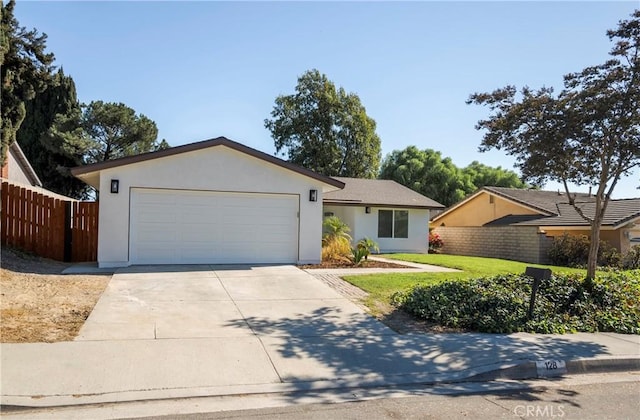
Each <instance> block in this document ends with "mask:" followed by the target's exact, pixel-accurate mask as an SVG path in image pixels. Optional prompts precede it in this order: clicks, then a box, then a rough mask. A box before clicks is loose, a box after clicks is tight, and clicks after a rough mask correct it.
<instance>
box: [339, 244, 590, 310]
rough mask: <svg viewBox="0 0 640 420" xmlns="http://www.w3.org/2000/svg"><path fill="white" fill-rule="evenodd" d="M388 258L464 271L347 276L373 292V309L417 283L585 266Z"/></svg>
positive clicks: (428, 257) (457, 258) (406, 256)
mask: <svg viewBox="0 0 640 420" xmlns="http://www.w3.org/2000/svg"><path fill="white" fill-rule="evenodd" d="M381 256H383V257H385V258H392V259H396V260H401V261H411V262H417V263H423V264H431V265H439V266H442V267H448V268H455V269H458V270H461V272H455V273H410V274H405V273H390V274H370V275H366V276H346V277H344V279H345V280H346V281H348V282H349V283H352V284H354V285H356V286H358V287H359V288H361V289H362V290H364V291H366V292H368V293H369V294H370V297H369V302H366V303H367V304H368V306H369V307H370V308H372V309H373V308H374V307H375V305H374V302H373V301H379V302H385V303H387V302H389V298H390V297H391V295H392V294H393V293H394V292H397V291H399V290H404V289H407V288H409V287H411V286H414V285H416V284H431V283H437V282H441V281H443V280H453V279H466V278H472V277H486V276H495V275H498V274H508V273H518V274H521V273H524V271H525V268H526V267H528V266H535V267H547V268H550V269H551V270H552V271H553V272H554V273H557V272H566V273H582V274H586V271H585V270H583V269H576V268H567V267H556V266H545V265H539V264H528V263H523V262H517V261H509V260H501V259H496V258H481V257H465V256H461V255H444V254H428V255H425V254H393V255H381Z"/></svg>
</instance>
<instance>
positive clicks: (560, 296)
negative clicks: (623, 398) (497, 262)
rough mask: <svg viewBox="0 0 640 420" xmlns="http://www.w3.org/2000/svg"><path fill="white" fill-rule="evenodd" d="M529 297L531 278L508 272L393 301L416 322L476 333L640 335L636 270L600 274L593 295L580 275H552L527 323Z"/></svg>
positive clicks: (413, 291) (415, 292) (639, 281)
mask: <svg viewBox="0 0 640 420" xmlns="http://www.w3.org/2000/svg"><path fill="white" fill-rule="evenodd" d="M530 294H531V279H530V278H528V277H525V276H524V275H516V274H511V275H503V276H497V277H491V278H480V279H472V280H459V281H447V282H442V283H440V284H435V285H427V286H421V285H418V286H415V287H413V288H412V289H410V290H407V291H405V292H400V293H396V294H394V295H393V297H392V301H393V303H394V304H395V305H397V306H400V307H401V308H403V309H404V310H406V311H407V312H409V313H411V314H414V315H416V316H418V317H420V318H424V319H426V320H429V321H432V322H437V323H438V324H441V325H444V326H449V327H455V328H464V329H469V330H473V331H480V332H489V333H511V332H517V331H525V332H537V333H566V332H574V331H586V332H595V331H608V332H618V333H624V334H638V333H640V305H638V302H639V301H640V270H636V271H629V272H609V273H605V274H602V275H599V276H597V277H596V279H595V280H594V287H593V290H592V291H591V293H588V292H587V291H586V289H585V287H584V283H583V279H582V278H581V277H580V276H578V275H575V274H573V275H568V274H560V275H556V276H552V278H551V280H549V281H543V282H542V284H541V285H540V289H539V290H538V295H537V298H536V302H535V306H534V312H533V317H532V318H531V319H529V318H528V316H527V310H528V307H529V297H530Z"/></svg>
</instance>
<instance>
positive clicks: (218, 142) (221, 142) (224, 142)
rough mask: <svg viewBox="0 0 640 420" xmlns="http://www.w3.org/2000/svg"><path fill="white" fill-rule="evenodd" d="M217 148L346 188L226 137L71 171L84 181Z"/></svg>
mask: <svg viewBox="0 0 640 420" xmlns="http://www.w3.org/2000/svg"><path fill="white" fill-rule="evenodd" d="M217 146H226V147H228V148H230V149H233V150H236V151H238V152H241V153H245V154H247V155H249V156H252V157H254V158H257V159H260V160H263V161H265V162H269V163H272V164H274V165H276V166H280V167H282V168H285V169H288V170H290V171H293V172H296V173H298V174H301V175H304V176H307V177H309V178H313V179H316V180H318V181H321V182H324V183H325V184H329V185H332V186H334V187H337V188H342V187H343V186H344V184H343V183H342V182H340V181H338V180H336V179H334V178H331V177H328V176H324V175H320V174H318V173H316V172H313V171H311V170H309V169H306V168H303V167H301V166H298V165H296V164H293V163H291V162H287V161H285V160H282V159H280V158H277V157H275V156H271V155H268V154H266V153H264V152H261V151H259V150H256V149H252V148H251V147H248V146H245V145H244V144H240V143H238V142H235V141H233V140H229V139H228V138H226V137H217V138H214V139H210V140H204V141H200V142H196V143H189V144H184V145H182V146H175V147H170V148H168V149H164V150H158V151H156V152H148V153H141V154H139V155H134V156H127V157H123V158H119V159H113V160H107V161H104V162H98V163H93V164H90V165H84V166H78V167H75V168H72V169H71V174H72V175H74V176H75V177H78V178H80V179H82V178H81V176H82V175H87V174H90V173H94V172H99V171H101V170H104V169H109V168H116V167H119V166H125V165H132V164H135V163H138V162H145V161H149V160H154V159H160V158H164V157H168V156H173V155H178V154H181V153H188V152H193V151H197V150H202V149H207V148H210V147H217Z"/></svg>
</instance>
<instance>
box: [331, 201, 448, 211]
mask: <svg viewBox="0 0 640 420" xmlns="http://www.w3.org/2000/svg"><path fill="white" fill-rule="evenodd" d="M322 204H325V205H330V206H343V207H377V208H394V209H419V210H435V209H440V208H441V207H434V206H421V205H412V204H393V203H367V202H363V201H343V200H340V201H333V200H322Z"/></svg>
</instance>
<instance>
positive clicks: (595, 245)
mask: <svg viewBox="0 0 640 420" xmlns="http://www.w3.org/2000/svg"><path fill="white" fill-rule="evenodd" d="M595 224H596V221H595V220H594V225H595ZM599 248H600V226H599V223H598V225H597V226H592V228H591V245H590V246H589V259H588V261H587V278H586V279H585V280H586V282H587V284H592V280H593V278H594V277H595V276H596V268H597V267H598V250H599Z"/></svg>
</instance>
